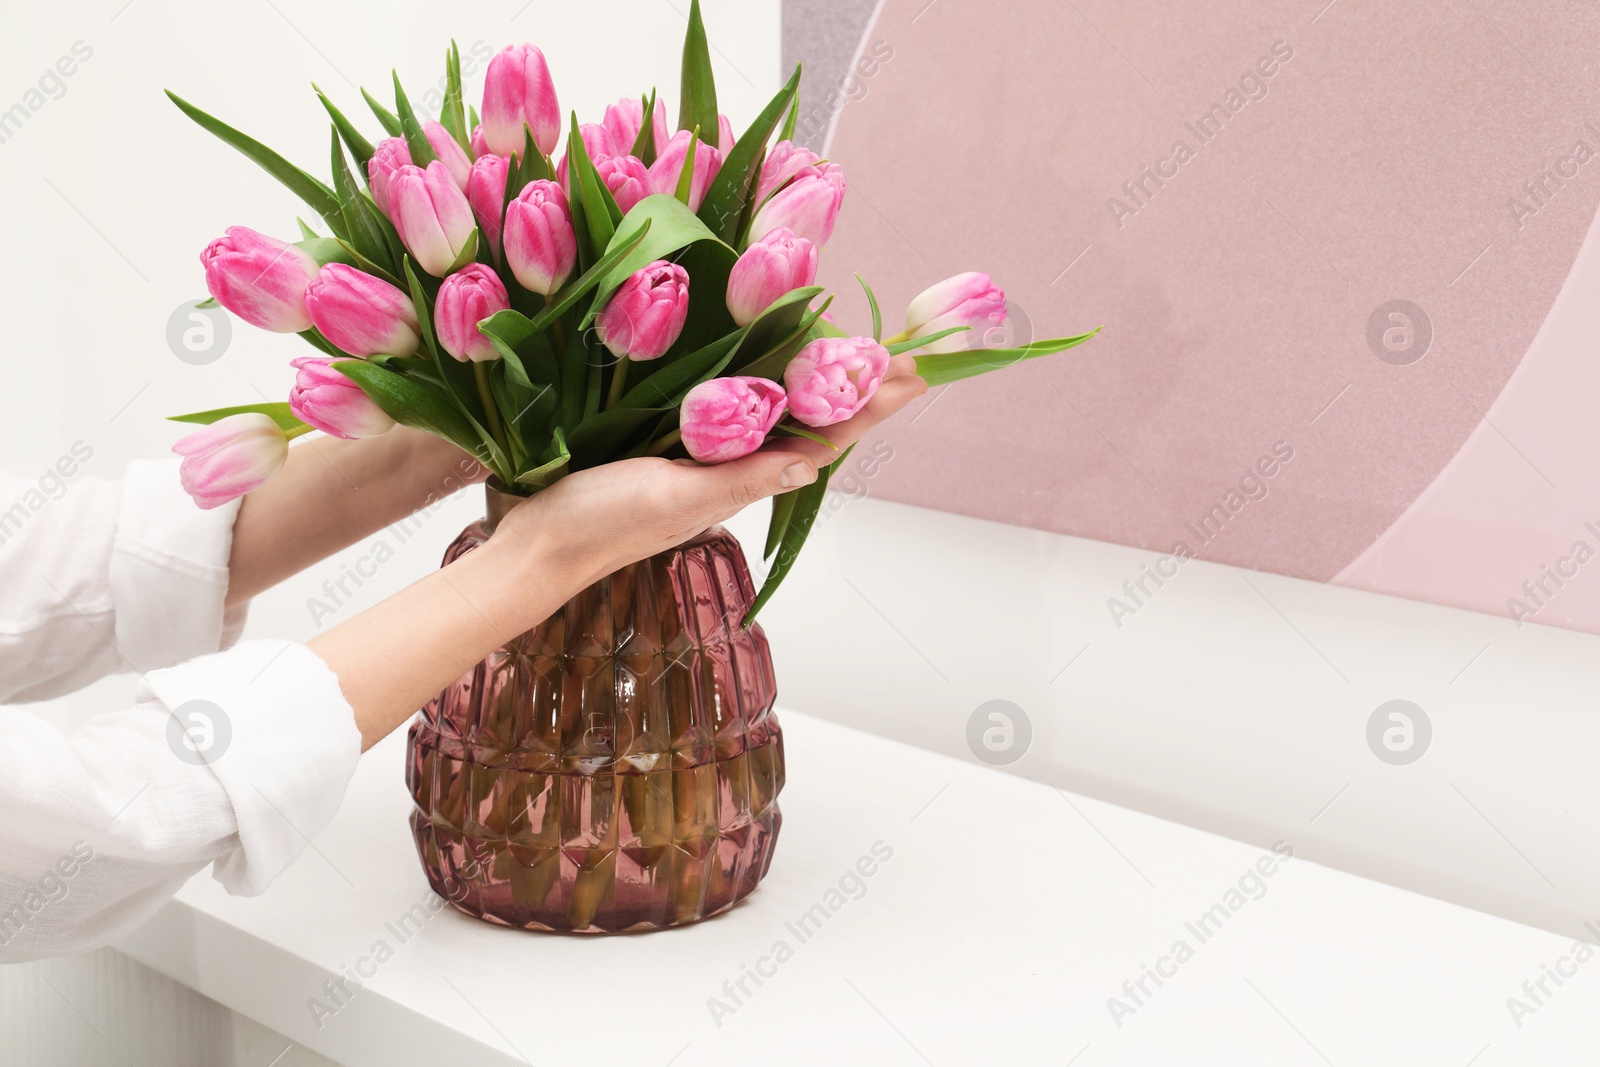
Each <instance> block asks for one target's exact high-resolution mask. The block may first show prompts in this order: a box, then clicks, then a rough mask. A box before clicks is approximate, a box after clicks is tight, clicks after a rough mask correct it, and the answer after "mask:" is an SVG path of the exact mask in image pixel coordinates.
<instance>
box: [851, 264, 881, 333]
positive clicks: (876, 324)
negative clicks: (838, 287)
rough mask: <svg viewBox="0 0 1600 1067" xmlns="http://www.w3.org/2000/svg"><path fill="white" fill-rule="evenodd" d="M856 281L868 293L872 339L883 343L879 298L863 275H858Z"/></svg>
mask: <svg viewBox="0 0 1600 1067" xmlns="http://www.w3.org/2000/svg"><path fill="white" fill-rule="evenodd" d="M856 281H858V282H860V283H861V288H862V289H863V290H865V291H866V294H867V304H868V305H869V306H870V307H871V308H872V339H873V340H874V341H877V342H879V343H880V344H881V343H882V342H883V311H882V310H880V309H879V307H878V296H877V294H876V293H874V292H873V291H872V286H870V285H868V284H867V280H866V279H865V278H863V277H862V276H861V275H859V274H857V275H856Z"/></svg>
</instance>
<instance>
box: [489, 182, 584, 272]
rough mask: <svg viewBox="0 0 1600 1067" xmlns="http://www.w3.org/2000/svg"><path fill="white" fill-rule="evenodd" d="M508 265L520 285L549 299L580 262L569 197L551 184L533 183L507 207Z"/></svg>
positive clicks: (523, 189)
mask: <svg viewBox="0 0 1600 1067" xmlns="http://www.w3.org/2000/svg"><path fill="white" fill-rule="evenodd" d="M505 245H506V265H507V266H509V267H510V268H511V273H512V274H514V275H515V276H516V279H517V284H518V285H520V286H522V287H523V288H524V289H526V290H528V292H530V293H538V294H539V295H540V296H549V295H550V294H551V293H553V292H555V291H556V290H557V289H560V288H561V286H562V285H564V284H565V283H566V280H567V278H568V277H569V276H570V275H571V274H572V269H573V267H574V266H576V265H577V262H578V236H577V234H576V233H574V232H573V229H572V212H571V210H570V209H569V208H568V207H567V197H566V194H565V193H563V192H562V191H561V187H560V186H559V185H557V184H556V183H555V182H551V181H536V182H529V183H528V184H527V185H525V186H523V187H522V191H521V192H520V193H518V194H517V198H516V199H515V200H513V201H511V203H510V204H507V205H506V221H505Z"/></svg>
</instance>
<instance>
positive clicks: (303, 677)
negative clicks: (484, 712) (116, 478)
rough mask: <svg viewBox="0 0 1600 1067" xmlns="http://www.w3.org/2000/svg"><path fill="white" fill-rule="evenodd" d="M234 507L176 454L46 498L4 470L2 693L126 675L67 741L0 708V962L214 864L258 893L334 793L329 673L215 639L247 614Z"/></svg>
mask: <svg viewBox="0 0 1600 1067" xmlns="http://www.w3.org/2000/svg"><path fill="white" fill-rule="evenodd" d="M13 502H15V503H14V504H13ZM236 512H237V505H234V506H230V507H225V508H218V509H216V510H214V511H210V512H204V511H200V510H199V509H198V508H196V507H195V506H194V505H193V504H192V503H191V502H190V501H189V499H188V498H187V497H186V496H184V495H183V493H182V491H181V489H180V488H179V487H178V477H177V471H176V469H175V465H174V464H173V463H171V462H162V463H135V464H133V465H131V466H130V468H129V472H128V476H127V479H126V480H125V481H124V482H123V483H122V484H121V485H120V486H119V485H116V484H113V483H106V482H96V481H91V480H87V479H85V480H81V481H77V482H74V483H71V484H70V485H68V486H67V487H66V489H65V492H64V493H61V494H52V493H50V492H47V491H46V489H45V488H44V487H43V486H41V485H38V484H37V483H34V482H30V481H22V480H18V479H14V478H9V477H4V476H0V701H29V700H39V699H44V698H47V697H50V696H54V695H57V694H60V693H65V692H70V691H72V690H74V689H76V688H79V687H81V686H83V685H85V684H87V683H88V682H90V681H93V680H94V679H96V678H98V677H101V676H104V675H106V674H109V673H114V672H134V673H138V674H139V675H140V683H139V686H138V692H137V696H136V701H137V702H136V703H135V705H134V706H133V707H131V708H128V709H126V710H123V711H117V712H113V713H110V714H107V715H102V716H99V717H97V718H95V719H92V720H91V721H89V722H88V723H86V724H85V725H84V726H83V727H82V728H81V729H79V730H77V731H76V732H74V733H73V734H71V735H70V736H69V735H66V734H64V733H62V732H61V731H60V730H59V729H57V728H56V727H54V726H53V725H51V724H49V723H47V722H45V721H44V720H42V719H40V718H39V717H38V716H36V715H34V714H32V713H30V712H28V711H27V710H25V709H21V708H16V707H0V962H17V961H21V960H27V959H35V958H39V957H43V956H51V955H57V954H62V953H68V952H77V951H81V950H84V949H87V948H91V947H94V946H97V945H101V944H104V943H106V942H107V941H110V940H112V939H113V938H115V937H116V936H117V935H119V934H121V933H123V932H125V931H126V930H128V929H129V928H131V927H132V926H134V925H136V924H137V923H139V922H140V921H142V920H143V919H145V918H146V917H148V916H149V915H150V914H151V913H153V912H154V911H155V910H156V909H157V908H159V907H160V906H161V905H162V904H163V903H164V902H165V901H166V900H167V899H168V898H169V897H171V895H172V894H173V893H175V892H176V891H177V890H178V888H179V887H181V886H182V885H183V883H184V882H185V881H186V880H187V879H188V878H189V877H190V876H191V875H193V874H194V873H195V872H196V871H198V870H200V869H201V868H202V867H204V866H205V865H206V864H208V863H213V864H214V867H213V874H214V876H215V877H216V878H217V879H218V880H219V881H220V882H221V883H222V884H223V885H224V886H225V887H226V888H227V889H228V890H229V891H230V892H234V893H246V894H253V893H259V892H261V891H262V890H263V889H264V888H265V887H266V886H267V885H268V884H269V883H270V882H271V881H272V879H273V878H274V877H276V876H277V874H278V873H279V872H280V871H282V870H283V869H284V868H285V867H287V866H288V865H289V864H290V863H291V862H292V861H293V860H294V859H295V858H296V857H297V856H298V855H299V853H300V852H301V851H302V850H303V849H304V848H305V845H306V843H307V841H308V840H309V839H310V838H311V837H312V836H315V835H316V833H317V832H318V831H320V830H321V829H322V828H323V827H324V826H325V825H327V823H328V821H329V820H330V819H331V818H332V816H333V813H334V812H335V811H336V810H337V808H338V806H339V803H340V802H341V800H342V799H343V796H344V791H345V787H346V786H347V785H348V784H349V780H350V777H351V775H352V774H354V772H355V765H356V760H357V758H358V756H359V755H360V751H361V737H360V732H359V731H358V730H357V729H356V726H355V719H354V714H353V712H352V711H351V708H350V706H349V704H348V703H347V702H346V701H345V699H344V696H343V694H342V693H341V692H340V690H339V684H338V680H337V678H335V677H334V675H333V673H332V671H330V670H329V669H328V667H327V666H326V665H325V664H324V663H323V662H322V661H321V660H320V659H318V658H317V656H316V655H315V654H314V653H312V652H311V651H310V650H309V649H307V648H306V647H305V646H303V645H298V644H293V643H289V642H282V641H253V642H247V643H245V644H242V645H239V646H238V647H236V648H229V649H228V650H227V651H221V652H219V651H218V650H219V649H224V648H228V646H229V645H231V644H232V643H233V641H234V640H236V638H237V635H238V631H239V630H240V629H241V628H242V626H243V621H244V619H243V612H242V611H236V612H225V611H224V609H223V600H224V597H225V595H226V592H227V580H228V572H227V561H228V553H229V550H230V548H231V540H232V528H233V518H234V515H235V514H236ZM195 657H199V658H195ZM186 660H187V661H188V662H184V661H186ZM174 663H176V664H180V665H179V666H170V665H171V664H174ZM162 668H165V669H162Z"/></svg>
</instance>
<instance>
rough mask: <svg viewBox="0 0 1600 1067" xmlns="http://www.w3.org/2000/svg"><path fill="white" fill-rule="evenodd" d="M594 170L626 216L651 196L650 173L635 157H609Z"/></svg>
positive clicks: (597, 164)
mask: <svg viewBox="0 0 1600 1067" xmlns="http://www.w3.org/2000/svg"><path fill="white" fill-rule="evenodd" d="M594 169H595V173H597V174H599V175H600V180H601V181H602V182H604V183H605V186H606V188H607V189H610V190H611V195H612V197H613V198H614V199H615V200H616V201H617V207H618V208H620V209H621V210H622V213H623V214H624V215H626V214H627V213H628V212H629V211H631V210H633V206H634V205H635V204H637V203H638V202H639V201H641V200H643V199H644V198H645V197H647V196H649V195H650V192H651V189H650V171H649V169H648V168H647V167H646V166H645V165H644V163H643V162H642V161H641V160H639V159H638V158H637V157H635V156H607V157H606V158H605V159H602V160H600V161H599V162H598V163H596V164H595V167H594Z"/></svg>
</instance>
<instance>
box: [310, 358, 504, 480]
mask: <svg viewBox="0 0 1600 1067" xmlns="http://www.w3.org/2000/svg"><path fill="white" fill-rule="evenodd" d="M333 367H334V369H335V370H337V371H339V373H341V374H343V375H344V376H345V377H346V378H349V379H350V380H351V381H353V382H355V383H356V384H357V385H359V386H360V387H361V391H362V392H363V393H366V394H367V396H369V397H371V398H372V402H373V403H374V404H377V405H378V406H379V407H380V408H382V409H383V411H384V413H385V414H386V415H388V416H389V417H390V418H391V419H393V420H394V421H395V422H398V423H400V425H402V426H410V427H412V428H413V429H417V430H423V431H425V432H427V433H431V434H434V435H435V436H438V437H443V438H444V439H445V440H446V441H449V442H451V443H452V444H454V445H456V446H457V447H459V448H462V449H464V450H466V451H467V452H469V453H471V454H472V455H474V456H476V457H478V459H479V460H480V461H484V462H487V461H488V460H489V458H490V452H489V449H488V448H487V447H485V444H484V442H483V439H482V438H481V437H480V436H479V435H478V433H477V431H476V430H474V428H473V426H472V424H471V423H470V422H468V421H467V419H466V417H465V416H464V415H462V414H461V412H460V411H458V410H457V409H456V406H455V405H454V404H453V403H451V401H450V399H449V398H448V397H446V396H445V395H444V394H443V393H442V392H440V391H439V389H438V387H436V386H433V385H430V384H428V383H426V382H423V381H421V380H419V379H417V378H414V377H411V376H409V375H404V374H398V373H396V372H395V371H392V370H385V369H384V368H382V367H377V366H374V365H373V364H371V363H368V362H366V361H365V360H359V359H357V360H349V361H346V362H339V363H335V364H333Z"/></svg>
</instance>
